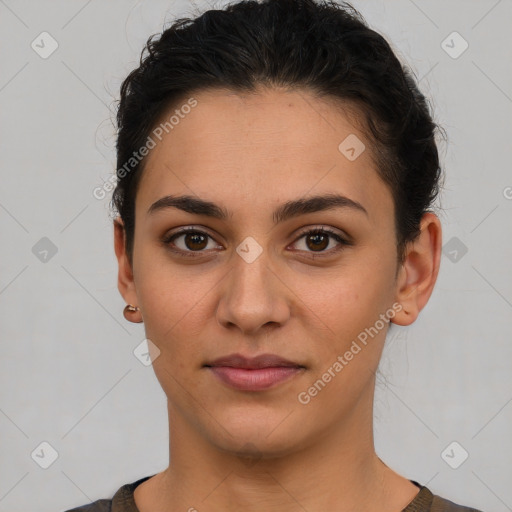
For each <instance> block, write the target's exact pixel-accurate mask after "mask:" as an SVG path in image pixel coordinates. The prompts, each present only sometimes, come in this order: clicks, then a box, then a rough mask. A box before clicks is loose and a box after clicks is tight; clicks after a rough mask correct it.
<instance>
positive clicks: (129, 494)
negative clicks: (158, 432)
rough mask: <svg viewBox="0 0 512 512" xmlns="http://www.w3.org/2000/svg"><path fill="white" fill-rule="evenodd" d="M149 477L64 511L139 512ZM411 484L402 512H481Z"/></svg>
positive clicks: (423, 487)
mask: <svg viewBox="0 0 512 512" xmlns="http://www.w3.org/2000/svg"><path fill="white" fill-rule="evenodd" d="M151 476H154V475H151ZM151 476H146V477H144V478H141V479H140V480H137V481H136V482H132V483H129V484H125V485H123V486H122V487H121V488H120V489H119V490H118V491H117V492H116V493H115V494H114V497H113V498H112V499H111V500H106V499H103V500H98V501H95V502H93V503H89V505H83V506H82V507H78V508H74V509H71V510H66V512H140V511H139V509H138V508H137V505H135V500H134V499H133V491H134V490H135V488H136V487H137V486H138V485H139V484H141V483H142V482H145V481H146V480H148V479H149V478H151ZM411 482H412V483H413V484H414V485H416V486H417V487H419V489H420V492H419V493H418V494H417V495H416V496H415V497H414V499H413V500H412V501H411V502H410V503H409V505H407V507H405V508H404V509H403V510H402V512H481V511H480V510H476V509H475V508H469V507H463V506H461V505H457V504H455V503H453V502H451V501H449V500H446V499H444V498H441V497H440V496H437V495H435V494H432V493H431V492H430V490H429V489H428V488H427V487H425V486H423V485H420V484H419V483H417V482H415V481H414V480H411Z"/></svg>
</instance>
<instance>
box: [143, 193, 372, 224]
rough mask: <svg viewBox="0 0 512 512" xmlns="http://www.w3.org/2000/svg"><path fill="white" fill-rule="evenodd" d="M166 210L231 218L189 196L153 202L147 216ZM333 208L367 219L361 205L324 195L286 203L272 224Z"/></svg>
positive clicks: (343, 198)
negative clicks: (348, 211)
mask: <svg viewBox="0 0 512 512" xmlns="http://www.w3.org/2000/svg"><path fill="white" fill-rule="evenodd" d="M167 208H176V209H178V210H182V211H184V212H187V213H192V214H194V215H204V216H206V217H212V218H214V219H219V220H227V219H228V218H230V217H232V213H231V212H229V211H228V210H226V209H225V208H222V207H221V206H219V205H217V204H215V203H212V202H211V201H205V200H204V199H199V198H198V197H193V196H189V195H184V196H173V195H169V196H164V197H162V198H160V199H158V200H157V201H155V202H154V203H153V204H152V205H151V206H150V207H149V209H148V212H147V213H148V215H152V214H154V213H156V212H158V211H162V210H166V209H167ZM334 208H350V209H352V210H355V211H360V212H363V213H364V214H365V215H366V216H367V217H368V212H367V211H366V209H365V208H364V206H363V205H362V204H361V203H358V202H357V201H354V200H352V199H350V198H348V197H345V196H342V195H340V194H326V195H317V196H312V197H307V198H301V199H296V200H293V201H287V202H286V203H283V204H282V205H280V206H279V207H278V208H277V209H276V210H275V211H274V212H273V214H272V219H273V221H274V224H277V223H279V222H284V221H286V220H288V219H292V218H294V217H298V216H300V215H306V214H308V213H314V212H320V211H325V210H332V209H334Z"/></svg>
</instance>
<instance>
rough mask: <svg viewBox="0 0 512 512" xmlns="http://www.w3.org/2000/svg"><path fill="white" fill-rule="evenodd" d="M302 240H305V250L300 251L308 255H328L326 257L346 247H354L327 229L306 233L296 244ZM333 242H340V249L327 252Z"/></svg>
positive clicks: (336, 248) (335, 248)
mask: <svg viewBox="0 0 512 512" xmlns="http://www.w3.org/2000/svg"><path fill="white" fill-rule="evenodd" d="M301 239H304V244H303V245H304V247H305V249H299V250H301V251H303V252H306V253H307V252H309V253H313V255H314V253H318V254H323V253H326V255H328V254H331V253H334V252H337V251H339V250H341V249H343V247H344V246H348V245H352V244H351V243H350V242H348V241H347V240H345V239H344V238H342V237H341V236H340V235H339V234H338V233H336V232H334V231H331V230H330V229H326V228H321V229H313V230H309V231H306V232H304V233H302V235H301V236H300V237H299V238H298V239H297V241H296V242H295V243H296V244H297V243H298V241H299V240H301ZM332 240H334V241H336V242H338V247H334V248H332V247H331V249H329V250H326V249H327V247H329V245H330V243H331V241H332ZM334 245H335V244H334Z"/></svg>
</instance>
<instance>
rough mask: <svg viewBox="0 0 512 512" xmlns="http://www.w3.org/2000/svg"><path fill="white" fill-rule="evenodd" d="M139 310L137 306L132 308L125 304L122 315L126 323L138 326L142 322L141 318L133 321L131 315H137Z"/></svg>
mask: <svg viewBox="0 0 512 512" xmlns="http://www.w3.org/2000/svg"><path fill="white" fill-rule="evenodd" d="M138 311H140V309H139V308H138V307H137V306H132V305H131V304H127V305H126V306H125V308H124V310H123V315H124V317H125V318H126V320H128V322H132V323H134V324H140V323H142V322H143V320H142V316H141V317H140V320H133V313H137V312H138Z"/></svg>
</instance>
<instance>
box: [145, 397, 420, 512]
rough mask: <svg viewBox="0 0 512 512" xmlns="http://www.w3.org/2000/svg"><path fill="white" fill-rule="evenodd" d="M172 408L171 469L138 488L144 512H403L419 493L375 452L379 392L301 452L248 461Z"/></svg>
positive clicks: (261, 455) (255, 455) (259, 455)
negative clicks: (375, 401)
mask: <svg viewBox="0 0 512 512" xmlns="http://www.w3.org/2000/svg"><path fill="white" fill-rule="evenodd" d="M168 408H169V409H168V410H169V425H170V427H169V432H170V440H171V442H170V452H169V453H170V461H171V464H170V465H169V467H168V468H167V469H166V470H165V471H163V472H162V473H159V474H158V475H156V476H155V477H153V478H152V479H150V480H148V481H147V482H145V483H144V484H142V485H141V486H139V487H137V489H136V490H135V500H136V503H137V506H138V508H139V510H140V512H146V510H151V508H153V509H162V510H163V509H166V510H169V511H170V512H175V511H178V510H179V511H184V510H185V511H189V510H190V511H191V512H194V511H198V512H214V511H219V510H222V511H225V512H234V511H239V510H245V511H247V512H261V510H265V511H266V512H274V511H276V512H277V511H279V512H304V510H308V511H309V512H317V511H318V512H320V511H325V510H333V511H334V510H335V511H337V512H346V511H353V510H365V511H367V512H374V511H375V512H377V511H380V512H382V510H390V511H392V512H398V511H401V510H402V509H403V508H404V507H405V506H406V505H407V504H408V503H409V502H410V501H411V500H412V499H413V497H414V496H415V494H416V493H417V492H418V489H417V488H416V487H415V486H414V485H413V484H412V483H411V482H409V481H408V480H406V479H404V478H403V477H401V476H400V475H397V474H396V473H395V472H394V471H392V470H391V469H390V468H388V467H387V466H386V465H385V464H384V463H383V462H382V461H381V460H380V459H379V458H378V456H377V455H376V453H375V449H374V442H373V421H372V417H373V393H371V395H370V396H367V397H366V399H364V398H362V399H361V401H360V402H359V404H358V407H357V408H356V409H355V410H354V411H353V412H352V414H351V415H350V417H348V418H343V419H342V420H340V422H338V423H336V424H335V428H334V427H333V428H332V429H331V431H325V432H319V433H318V434H317V435H316V436H314V439H312V440H309V441H308V442H307V443H306V442H304V445H303V446H302V447H300V448H299V449H297V448H295V449H294V450H293V452H290V453H285V454H283V453H281V454H279V455H276V454H275V453H273V454H271V453H259V452H257V451H256V452H255V453H253V457H247V458H242V457H240V456H239V454H236V453H232V452H229V451H226V450H225V449H219V447H217V446H215V444H214V443H212V441H211V440H209V439H207V438H206V436H204V434H201V432H199V430H196V429H194V428H193V427H192V426H191V425H190V424H189V423H187V422H186V420H185V419H184V418H183V416H182V415H180V414H179V413H178V411H176V410H175V409H173V407H172V405H171V404H169V406H168ZM249 452H250V450H249V449H247V454H248V453H249ZM152 481H153V482H152ZM150 482H152V483H150ZM145 484H148V485H145ZM149 496H151V498H149ZM149 503H151V507H150V506H149ZM146 506H147V508H145V507H146Z"/></svg>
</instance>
